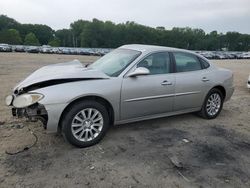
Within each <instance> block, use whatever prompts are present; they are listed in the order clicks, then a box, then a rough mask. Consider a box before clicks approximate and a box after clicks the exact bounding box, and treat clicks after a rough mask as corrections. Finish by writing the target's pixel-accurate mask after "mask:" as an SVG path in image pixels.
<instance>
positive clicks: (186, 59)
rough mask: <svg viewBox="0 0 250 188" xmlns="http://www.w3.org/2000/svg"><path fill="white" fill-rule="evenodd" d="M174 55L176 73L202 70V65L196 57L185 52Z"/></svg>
mask: <svg viewBox="0 0 250 188" xmlns="http://www.w3.org/2000/svg"><path fill="white" fill-rule="evenodd" d="M173 55H174V58H175V64H176V72H189V71H196V70H201V69H202V67H201V63H200V61H199V59H198V58H197V57H196V56H195V55H192V54H188V53H183V52H174V53H173Z"/></svg>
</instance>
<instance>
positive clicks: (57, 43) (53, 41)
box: [48, 38, 61, 47]
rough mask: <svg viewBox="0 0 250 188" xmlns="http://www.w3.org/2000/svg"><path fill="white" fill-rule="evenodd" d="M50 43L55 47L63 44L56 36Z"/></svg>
mask: <svg viewBox="0 0 250 188" xmlns="http://www.w3.org/2000/svg"><path fill="white" fill-rule="evenodd" d="M48 45H50V46H53V47H59V46H60V45H61V41H60V39H58V38H54V39H53V40H51V41H49V43H48Z"/></svg>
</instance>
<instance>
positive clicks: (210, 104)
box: [199, 88, 224, 119]
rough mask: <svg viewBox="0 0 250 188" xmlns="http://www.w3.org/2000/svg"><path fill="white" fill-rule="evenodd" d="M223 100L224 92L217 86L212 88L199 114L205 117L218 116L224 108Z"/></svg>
mask: <svg viewBox="0 0 250 188" xmlns="http://www.w3.org/2000/svg"><path fill="white" fill-rule="evenodd" d="M223 102H224V97H223V94H222V92H221V91H220V90H219V89H216V88H213V89H211V90H210V91H209V92H208V94H207V96H206V98H205V101H204V103H203V105H202V108H201V111H200V112H199V115H200V116H201V117H203V118H205V119H214V118H216V117H217V116H218V115H219V114H220V112H221V110H222V107H223Z"/></svg>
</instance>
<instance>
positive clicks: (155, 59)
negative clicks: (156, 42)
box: [137, 52, 170, 75]
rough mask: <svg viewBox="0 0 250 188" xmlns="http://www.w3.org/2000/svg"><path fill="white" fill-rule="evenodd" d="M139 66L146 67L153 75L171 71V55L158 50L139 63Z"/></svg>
mask: <svg viewBox="0 0 250 188" xmlns="http://www.w3.org/2000/svg"><path fill="white" fill-rule="evenodd" d="M137 67H145V68H147V69H148V70H149V71H150V74H151V75H154V74H166V73H170V57H169V54H168V53H167V52H158V53H154V54H152V55H149V56H148V57H146V58H145V59H143V60H142V61H141V62H140V63H138V64H137Z"/></svg>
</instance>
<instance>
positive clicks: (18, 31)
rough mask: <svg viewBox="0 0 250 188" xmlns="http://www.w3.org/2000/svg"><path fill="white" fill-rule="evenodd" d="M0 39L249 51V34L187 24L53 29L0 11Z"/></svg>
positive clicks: (89, 24) (79, 24)
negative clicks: (168, 28) (17, 18)
mask: <svg viewBox="0 0 250 188" xmlns="http://www.w3.org/2000/svg"><path fill="white" fill-rule="evenodd" d="M0 43H8V44H16V45H18V44H24V45H51V46H64V47H90V48H97V47H98V48H116V47H119V46H121V45H123V44H131V43H138V44H153V45H162V46H169V47H177V48H184V49H189V50H223V49H226V50H230V51H249V50H250V35H249V34H241V33H239V32H227V33H225V34H223V33H218V32H217V31H212V32H210V33H205V31H203V30H202V29H194V28H190V27H185V28H178V27H174V28H172V29H171V30H167V29H165V28H164V27H156V28H152V27H148V26H144V25H140V24H137V23H135V22H126V23H120V24H115V23H113V22H111V21H105V22H103V21H100V20H98V19H93V20H92V21H86V20H78V21H75V22H73V23H71V24H70V28H69V29H60V30H56V31H55V30H53V29H52V28H50V27H49V26H47V25H41V24H21V23H19V22H17V21H16V20H14V19H12V18H9V17H7V16H5V15H0Z"/></svg>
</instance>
